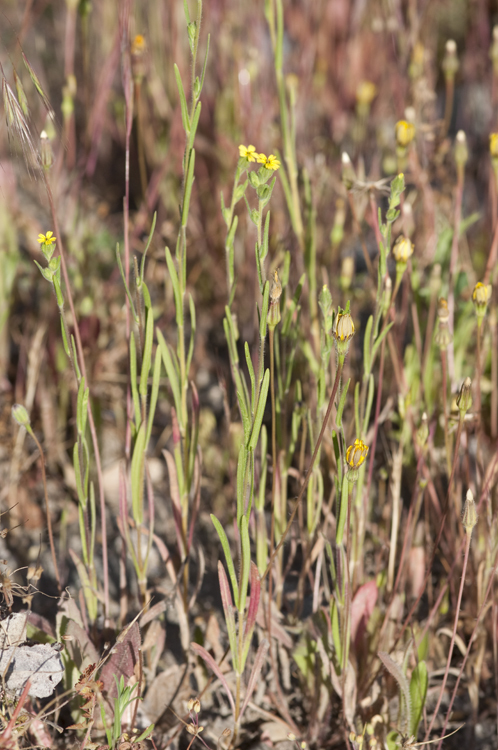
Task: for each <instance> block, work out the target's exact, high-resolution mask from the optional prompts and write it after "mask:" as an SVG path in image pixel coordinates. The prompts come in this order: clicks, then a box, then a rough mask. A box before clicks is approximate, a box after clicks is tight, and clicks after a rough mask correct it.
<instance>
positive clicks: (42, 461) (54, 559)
mask: <svg viewBox="0 0 498 750" xmlns="http://www.w3.org/2000/svg"><path fill="white" fill-rule="evenodd" d="M28 432H29V434H30V435H31V437H32V438H33V440H34V441H35V443H36V447H37V448H38V451H39V453H40V467H41V472H42V479H43V493H44V495H45V515H46V516H47V530H48V538H49V541H50V552H51V553H52V563H53V566H54V571H55V578H56V580H57V586H58V588H59V592H61V591H62V586H61V579H60V577H59V568H58V567H57V557H56V555H55V546H54V536H53V534H52V520H51V518H50V507H49V504H48V489H47V475H46V472H45V454H44V453H43V448H42V447H41V444H40V441H39V440H38V438H37V437H36V435H35V433H34V432H33V430H32V429H31V427H30V428H29V429H28Z"/></svg>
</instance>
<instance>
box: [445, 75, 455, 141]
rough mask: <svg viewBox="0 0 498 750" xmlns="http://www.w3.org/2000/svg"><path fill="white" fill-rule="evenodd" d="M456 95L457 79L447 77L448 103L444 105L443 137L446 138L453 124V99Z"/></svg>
mask: <svg viewBox="0 0 498 750" xmlns="http://www.w3.org/2000/svg"><path fill="white" fill-rule="evenodd" d="M454 93H455V79H454V78H453V77H452V76H447V77H446V101H445V105H444V123H443V132H442V137H443V138H444V137H445V136H446V133H447V132H448V130H449V127H450V123H451V115H452V113H453V97H454Z"/></svg>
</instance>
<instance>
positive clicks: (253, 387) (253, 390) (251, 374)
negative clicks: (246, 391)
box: [244, 341, 256, 412]
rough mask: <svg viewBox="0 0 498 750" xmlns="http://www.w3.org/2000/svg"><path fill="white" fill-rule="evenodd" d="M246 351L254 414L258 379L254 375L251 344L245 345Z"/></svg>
mask: <svg viewBox="0 0 498 750" xmlns="http://www.w3.org/2000/svg"><path fill="white" fill-rule="evenodd" d="M244 351H245V355H246V364H247V369H248V370H249V377H250V378H251V412H253V411H254V407H255V403H254V399H255V397H256V378H255V375H254V367H253V365H252V359H251V352H250V351H249V344H248V343H247V341H246V342H245V344H244Z"/></svg>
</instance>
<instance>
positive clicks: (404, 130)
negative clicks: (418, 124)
mask: <svg viewBox="0 0 498 750" xmlns="http://www.w3.org/2000/svg"><path fill="white" fill-rule="evenodd" d="M394 132H395V134H396V143H397V144H398V146H402V147H403V148H406V146H409V145H410V143H411V142H412V141H413V139H414V138H415V125H414V124H413V123H411V122H407V121H406V120H399V122H397V123H396V127H395V129H394Z"/></svg>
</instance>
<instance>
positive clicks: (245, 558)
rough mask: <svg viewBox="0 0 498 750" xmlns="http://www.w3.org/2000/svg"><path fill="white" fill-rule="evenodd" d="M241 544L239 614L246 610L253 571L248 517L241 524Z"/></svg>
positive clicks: (243, 518) (243, 517)
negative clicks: (250, 577)
mask: <svg viewBox="0 0 498 750" xmlns="http://www.w3.org/2000/svg"><path fill="white" fill-rule="evenodd" d="M239 530H240V542H241V550H242V551H241V565H242V570H241V576H240V591H239V614H242V613H243V612H244V610H245V606H246V600H247V586H248V584H249V573H250V570H251V542H250V540H249V527H248V523H247V516H246V515H243V516H242V519H241V523H240V529H239Z"/></svg>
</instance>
